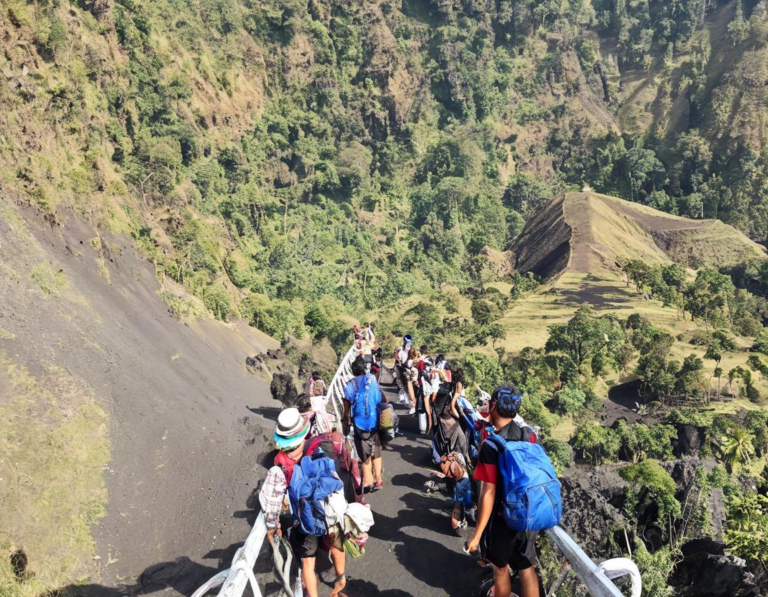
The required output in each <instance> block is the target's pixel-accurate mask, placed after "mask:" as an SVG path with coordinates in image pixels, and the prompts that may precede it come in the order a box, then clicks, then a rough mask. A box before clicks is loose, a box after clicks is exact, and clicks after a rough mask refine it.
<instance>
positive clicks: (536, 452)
mask: <svg viewBox="0 0 768 597" xmlns="http://www.w3.org/2000/svg"><path fill="white" fill-rule="evenodd" d="M488 439H489V440H491V441H492V442H493V443H494V444H495V445H496V446H497V448H498V451H499V470H500V471H501V477H502V483H501V489H502V491H503V493H502V501H501V506H502V515H503V516H504V522H506V523H507V526H508V527H509V528H510V529H512V530H513V531H543V530H545V529H550V528H552V527H554V526H557V525H558V524H559V523H560V518H561V516H562V514H563V504H562V500H561V498H560V481H558V480H557V473H555V469H554V468H553V467H552V463H551V462H550V461H549V457H548V456H547V453H546V452H545V451H544V448H542V447H541V444H534V443H531V442H528V441H505V440H504V439H502V438H501V437H499V436H498V435H494V434H491V435H489V436H488Z"/></svg>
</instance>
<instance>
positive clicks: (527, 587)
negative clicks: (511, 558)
mask: <svg viewBox="0 0 768 597" xmlns="http://www.w3.org/2000/svg"><path fill="white" fill-rule="evenodd" d="M518 574H519V575H520V590H521V592H522V594H521V595H520V597H539V575H538V574H536V568H534V567H533V566H529V567H528V568H526V569H525V570H518Z"/></svg>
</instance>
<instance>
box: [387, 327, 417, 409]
mask: <svg viewBox="0 0 768 597" xmlns="http://www.w3.org/2000/svg"><path fill="white" fill-rule="evenodd" d="M412 343H413V338H411V335H410V334H406V335H405V336H403V344H402V346H398V347H397V348H396V349H395V367H394V369H393V370H392V373H393V376H394V378H395V383H396V384H397V389H398V393H399V400H398V402H399V404H408V402H409V400H408V392H407V389H406V388H407V384H406V363H408V353H409V352H410V350H411V345H412Z"/></svg>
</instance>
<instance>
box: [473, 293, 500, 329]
mask: <svg viewBox="0 0 768 597" xmlns="http://www.w3.org/2000/svg"><path fill="white" fill-rule="evenodd" d="M470 310H471V312H472V319H473V320H474V321H475V323H476V324H478V325H490V324H491V323H493V322H494V321H496V320H497V319H498V318H499V316H500V315H501V313H500V311H499V309H498V308H497V307H496V305H495V304H494V303H492V302H491V301H488V300H486V299H477V300H474V301H472V306H471V307H470Z"/></svg>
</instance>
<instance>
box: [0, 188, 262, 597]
mask: <svg viewBox="0 0 768 597" xmlns="http://www.w3.org/2000/svg"><path fill="white" fill-rule="evenodd" d="M0 213H2V216H3V217H0V238H1V239H2V242H1V243H0V274H1V275H2V278H3V280H4V282H3V283H2V284H0V418H4V417H7V416H9V417H10V420H11V421H12V426H11V427H9V428H8V429H5V428H4V427H0V431H3V432H6V431H7V432H9V433H10V434H11V435H10V436H9V440H10V441H9V442H8V443H4V441H3V439H4V438H2V437H0V477H3V478H5V479H8V480H10V481H13V480H17V481H19V484H18V488H19V489H17V490H16V489H14V487H15V484H14V483H7V484H6V483H3V484H2V485H0V502H1V503H3V508H2V510H3V511H2V512H0V528H3V529H4V531H5V532H6V533H8V535H7V538H8V539H9V540H10V541H11V545H10V548H11V549H20V550H23V552H24V554H25V555H26V557H27V559H28V569H27V571H28V573H30V574H33V575H35V578H36V579H38V580H39V581H40V582H41V583H43V584H46V585H49V586H50V585H54V586H55V585H60V584H63V583H66V581H68V580H69V579H71V578H82V577H88V578H90V579H91V580H92V581H93V582H98V583H104V584H107V585H114V584H128V585H133V584H134V582H135V581H136V579H138V578H141V581H140V582H142V583H143V584H144V585H145V587H144V588H145V589H146V588H150V587H153V586H156V585H157V586H167V585H174V583H176V582H177V581H178V582H181V583H183V585H182V586H178V587H176V588H177V589H178V590H179V591H180V592H182V593H183V592H186V591H187V589H188V588H190V587H191V586H193V585H194V584H195V583H196V582H197V581H198V580H199V579H200V578H202V577H205V576H210V575H211V574H210V573H211V570H215V568H216V567H217V565H218V554H221V553H223V552H225V551H226V549H227V548H229V546H230V545H232V544H233V543H236V542H238V541H240V540H242V538H243V537H244V536H245V535H246V534H247V531H248V525H247V522H246V520H244V519H241V518H237V517H233V514H234V512H236V511H238V510H245V509H246V503H247V501H248V498H249V495H250V493H251V491H252V490H253V486H254V484H255V481H256V479H257V477H258V476H260V473H259V474H257V473H256V471H257V470H258V459H259V455H260V454H262V453H263V452H264V451H265V449H266V446H267V444H268V441H267V439H266V436H265V435H264V432H263V430H262V428H261V427H260V426H258V425H256V424H254V420H255V419H256V418H258V417H257V416H255V415H253V414H251V413H250V412H249V411H248V409H247V407H250V408H252V409H256V410H257V411H258V410H259V409H258V408H257V407H268V406H270V405H271V403H272V400H271V397H270V395H269V389H268V388H267V387H266V385H265V384H264V383H263V382H262V381H260V380H259V379H257V378H256V377H254V376H253V375H251V374H250V373H248V371H247V370H246V367H245V359H246V357H247V356H249V355H254V354H257V353H259V352H263V351H265V350H266V349H268V348H275V347H276V346H277V343H276V342H275V341H274V340H272V339H271V338H269V337H267V336H265V335H264V334H262V333H260V332H258V331H256V330H254V329H253V328H250V327H248V326H247V325H245V324H243V323H232V324H223V323H220V322H217V321H215V320H213V319H202V320H190V321H187V322H182V321H179V320H177V319H175V318H174V317H172V316H171V315H170V314H169V312H168V308H167V306H166V305H165V304H164V303H163V301H162V300H161V298H160V297H159V296H158V291H159V290H160V287H159V285H158V282H157V279H156V275H155V272H154V271H153V268H152V266H151V265H150V264H149V263H147V262H145V261H142V260H141V259H139V257H138V256H137V255H136V253H135V251H134V249H133V247H132V246H131V243H130V242H129V241H128V240H127V239H125V238H123V237H117V236H110V235H106V234H104V233H101V234H100V235H99V234H97V233H96V232H95V231H94V230H93V229H91V228H89V227H88V226H86V225H84V224H83V223H82V221H81V220H80V219H79V218H77V217H75V216H72V215H70V216H69V217H66V218H63V219H61V220H60V221H61V222H62V223H61V225H59V226H49V225H47V224H44V223H41V222H40V220H38V219H37V218H36V217H35V215H34V214H25V215H23V214H21V213H19V211H17V210H16V209H15V208H14V207H12V206H11V205H10V204H9V203H7V202H5V201H3V202H0ZM27 215H31V216H32V217H27ZM94 238H99V239H100V244H99V243H96V242H94V241H93V239H94ZM97 244H99V247H100V249H99V251H97V250H96V248H95V245H97ZM100 251H104V253H106V254H108V259H106V260H103V261H99V252H100ZM259 412H260V411H259ZM9 413H10V414H9ZM94 413H96V414H94ZM86 415H87V416H86ZM6 420H8V419H6ZM75 424H76V425H75ZM24 429H30V430H32V431H33V432H34V433H30V434H27V435H24V434H23V432H22V431H21V430H24ZM2 435H3V433H0V436H2ZM30 436H31V437H30ZM36 436H37V437H36ZM94 437H98V438H99V441H98V442H96V441H92V438H94ZM50 444H52V445H50ZM8 450H10V454H11V455H12V456H13V458H14V459H15V463H14V464H15V466H10V464H9V463H8V462H7V460H9V458H6V457H7V456H8V454H9V452H8ZM67 458H69V459H68V460H67ZM40 496H43V498H40ZM44 496H51V499H48V498H45V497H44ZM94 522H96V523H97V524H96V526H95V527H93V531H92V532H93V535H94V536H95V546H94V541H93V540H92V539H91V538H90V532H91V531H90V529H89V526H90V524H91V523H94ZM4 535H5V533H4ZM3 540H4V541H5V540H6V537H4V538H3ZM4 547H5V548H8V546H7V545H4ZM94 547H95V549H94ZM97 554H98V556H97V558H96V559H94V556H96V555H97ZM206 558H207V562H206ZM94 562H96V564H94Z"/></svg>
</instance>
